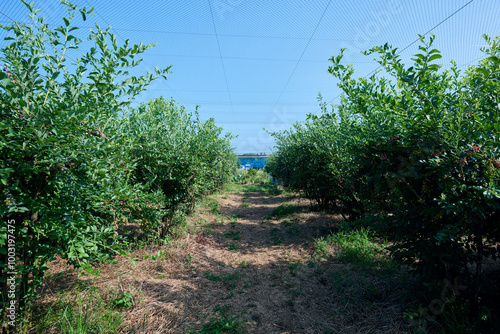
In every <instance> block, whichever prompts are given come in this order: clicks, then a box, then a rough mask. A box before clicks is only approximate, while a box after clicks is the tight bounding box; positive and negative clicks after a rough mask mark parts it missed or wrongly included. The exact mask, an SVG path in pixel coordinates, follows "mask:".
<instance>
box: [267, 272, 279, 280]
mask: <svg viewBox="0 0 500 334" xmlns="http://www.w3.org/2000/svg"><path fill="white" fill-rule="evenodd" d="M269 277H271V278H272V279H279V278H280V277H281V276H280V275H279V274H276V273H270V274H269Z"/></svg>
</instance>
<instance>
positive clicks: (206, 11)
mask: <svg viewBox="0 0 500 334" xmlns="http://www.w3.org/2000/svg"><path fill="white" fill-rule="evenodd" d="M72 3H74V4H77V5H79V6H81V7H87V8H89V7H94V12H95V14H96V15H95V16H93V17H91V18H89V19H88V20H87V22H81V21H79V20H76V24H77V25H78V26H80V27H82V29H81V33H84V34H85V35H87V33H88V31H89V29H90V27H93V25H94V23H95V22H97V23H99V25H101V27H107V26H111V27H112V32H114V33H115V34H116V35H117V36H118V40H119V41H122V42H123V41H124V40H125V39H130V41H131V42H132V43H139V42H142V43H152V42H156V43H157V46H156V47H154V48H152V49H150V50H149V51H148V52H147V53H146V54H144V57H143V58H144V62H143V63H142V64H141V65H140V67H139V69H138V70H139V71H141V72H146V71H147V70H148V69H149V70H150V69H152V68H153V67H155V66H156V67H165V66H167V65H170V64H171V65H173V67H172V74H170V75H169V77H168V79H167V80H166V81H164V80H163V81H158V82H155V83H154V84H153V85H151V86H150V87H149V89H148V91H147V92H144V93H143V94H141V95H140V96H139V97H138V99H137V102H141V101H146V100H149V99H153V98H156V97H159V96H163V97H165V98H170V97H173V98H174V99H175V100H176V101H177V102H179V103H180V104H183V105H185V106H186V107H187V108H188V110H191V111H194V108H195V106H196V105H200V106H201V109H200V114H201V117H202V118H203V119H207V118H209V117H212V116H213V117H215V121H216V123H217V124H219V125H221V126H223V127H224V129H225V130H226V131H231V132H232V133H234V134H237V135H239V137H238V138H237V139H234V140H233V142H232V143H233V146H234V147H235V150H236V152H237V153H258V152H266V153H270V152H271V151H272V147H273V144H274V141H273V140H272V138H271V137H269V135H268V134H267V133H266V132H265V131H264V130H262V129H263V128H265V129H267V130H270V131H278V130H283V129H289V128H290V126H291V124H292V123H293V122H296V121H302V120H304V119H305V118H306V115H307V114H308V113H316V114H317V113H319V107H318V103H317V100H316V98H317V95H318V92H321V94H322V95H323V97H324V100H326V101H327V102H330V101H333V102H334V103H335V102H339V94H340V90H339V89H338V87H337V86H336V83H337V82H336V80H335V79H334V78H333V77H332V76H331V75H330V74H328V73H327V69H328V66H329V64H330V63H329V62H328V59H329V58H330V57H331V56H332V55H337V54H338V53H339V51H340V49H341V48H347V50H348V51H347V54H346V59H345V62H346V63H352V64H353V65H354V67H355V69H356V72H355V74H356V76H358V77H359V76H365V75H367V74H369V73H370V72H372V71H373V70H374V69H375V68H377V65H378V64H377V63H375V62H374V61H373V56H363V55H361V54H360V51H362V50H366V49H369V48H370V47H372V46H375V45H382V44H384V43H386V42H387V43H389V44H392V45H394V46H396V47H398V48H399V49H400V50H402V49H405V48H406V49H405V50H404V51H403V52H402V53H401V56H402V58H403V59H406V60H407V63H409V62H410V61H409V58H410V56H411V55H412V54H413V53H415V52H416V51H417V48H418V43H414V44H412V43H413V42H414V41H415V40H416V39H417V37H418V36H417V34H425V33H428V32H432V33H433V34H434V35H436V41H435V47H436V48H438V49H439V50H441V51H442V55H443V59H442V62H443V64H445V67H446V64H448V63H449V60H451V59H453V60H455V61H456V62H457V63H458V66H459V67H461V68H462V69H465V68H466V67H467V66H468V65H472V64H474V63H476V62H477V61H478V60H479V59H480V58H481V55H482V53H481V52H480V50H479V49H480V47H481V46H485V42H484V40H483V38H482V34H485V33H486V34H489V35H490V36H496V35H498V34H500V21H499V20H498V17H500V1H498V0H472V1H471V0H384V1H382V0H370V1H368V0H363V1H357V0H351V1H346V0H336V1H333V0H331V1H329V0H310V1H283V0H281V1H274V0H266V1H260V0H259V1H250V0H204V1H201V0H200V1H180V0H178V1H173V0H172V1H159V0H142V1H121V0H120V1H118V0H106V1H104V0H73V1H72ZM35 6H36V7H37V8H40V9H41V12H40V15H42V16H45V17H46V19H47V22H49V23H56V24H60V23H62V19H61V18H62V16H63V15H64V8H63V7H62V6H60V5H59V1H58V0H44V1H35ZM12 20H15V21H20V22H28V17H27V11H26V10H25V9H24V6H23V5H22V4H21V3H20V2H19V1H17V0H0V23H1V24H4V25H6V24H10V23H11V22H12ZM4 36H5V33H4V32H3V31H2V32H0V38H3V37H4ZM0 45H2V44H0ZM72 56H74V57H76V56H78V54H73V55H72Z"/></svg>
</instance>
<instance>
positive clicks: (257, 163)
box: [238, 158, 267, 168]
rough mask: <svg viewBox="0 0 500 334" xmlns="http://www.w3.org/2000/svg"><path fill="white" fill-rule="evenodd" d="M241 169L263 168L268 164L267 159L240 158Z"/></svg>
mask: <svg viewBox="0 0 500 334" xmlns="http://www.w3.org/2000/svg"><path fill="white" fill-rule="evenodd" d="M238 160H239V161H240V165H241V168H243V167H245V168H263V167H264V166H265V165H266V164H267V159H266V158H238Z"/></svg>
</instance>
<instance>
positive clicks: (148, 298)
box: [34, 192, 413, 334]
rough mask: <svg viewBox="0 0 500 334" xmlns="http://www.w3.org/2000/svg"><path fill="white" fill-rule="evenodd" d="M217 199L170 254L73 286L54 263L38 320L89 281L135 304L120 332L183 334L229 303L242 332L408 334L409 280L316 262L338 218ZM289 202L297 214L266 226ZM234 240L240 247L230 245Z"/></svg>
mask: <svg viewBox="0 0 500 334" xmlns="http://www.w3.org/2000/svg"><path fill="white" fill-rule="evenodd" d="M213 199H215V200H217V201H218V203H219V206H218V208H217V212H218V213H215V212H214V210H211V209H210V208H203V207H201V208H198V209H197V212H196V213H195V214H194V215H192V216H191V217H190V218H189V223H188V227H187V230H188V233H186V234H185V235H183V236H182V237H180V238H177V239H175V240H173V241H172V243H171V245H168V246H149V247H146V248H142V249H140V250H136V251H134V252H133V253H132V254H130V257H129V258H128V257H118V258H117V259H116V260H117V262H118V264H109V265H102V266H100V267H99V271H100V276H99V277H88V276H83V277H77V274H76V273H75V272H74V271H73V270H72V269H71V268H70V267H68V266H66V265H65V264H64V261H62V260H57V261H54V262H53V263H51V265H50V271H49V273H48V275H47V279H46V283H47V284H46V286H45V287H44V289H43V291H42V295H41V297H40V298H39V299H38V300H37V302H36V305H35V308H34V310H35V312H38V313H40V314H43V312H44V311H43V310H46V309H47V308H48V307H49V306H50V305H52V304H53V303H54V302H55V301H56V300H58V299H59V298H60V295H61V293H63V292H65V291H66V292H68V291H69V292H71V291H72V289H74V287H75V286H77V285H78V284H81V282H87V283H88V284H89V285H92V286H93V287H95V288H96V289H98V291H100V292H101V294H102V295H103V296H110V295H112V294H113V293H116V292H124V291H131V293H132V294H133V295H134V302H133V305H131V306H130V307H128V308H126V309H124V310H122V311H121V312H122V314H123V316H124V320H123V321H124V326H123V328H122V330H121V332H122V333H186V332H188V331H189V329H190V328H191V329H200V328H201V327H202V326H203V325H204V324H206V323H207V321H209V319H211V318H212V317H213V316H214V313H215V309H216V307H217V306H219V305H225V304H226V305H231V306H232V312H233V314H240V313H241V312H243V311H245V314H244V316H243V318H242V319H244V326H243V329H244V332H246V333H263V334H264V333H265V334H271V333H406V332H410V330H409V329H408V328H409V327H408V326H409V322H408V320H406V319H404V318H403V311H404V309H405V308H406V307H408V306H409V302H408V299H409V298H408V296H407V291H408V290H411V287H412V286H413V281H412V280H411V279H409V278H406V276H404V275H401V274H399V273H397V272H394V271H390V270H384V271H381V270H379V271H377V270H370V271H368V270H359V269H356V268H354V267H353V266H351V265H350V264H348V263H343V262H340V261H338V260H336V259H335V257H334V255H335V254H334V253H335V252H336V250H335V249H334V248H330V249H328V253H329V256H323V257H321V258H314V257H313V254H314V247H313V244H312V240H313V238H317V237H321V236H325V235H327V234H328V233H329V232H330V231H335V229H336V224H337V218H338V217H335V216H332V215H328V214H326V213H321V212H310V211H309V210H308V209H307V208H308V202H306V201H304V200H302V199H300V198H292V197H287V196H286V195H278V196H271V195H268V194H267V193H259V192H252V193H246V194H245V193H243V192H242V193H230V194H220V195H216V196H213ZM242 202H245V203H250V206H248V207H245V206H244V207H242V206H241V203H242ZM285 202H286V203H292V204H293V205H294V207H295V208H296V209H297V210H296V212H295V213H293V214H291V215H288V216H283V217H280V218H279V219H265V218H269V215H270V214H271V213H272V212H273V210H275V209H276V208H277V207H278V206H279V205H280V204H282V203H285ZM236 234H237V235H238V236H239V237H240V238H239V239H234V238H231V237H228V236H234V235H236ZM273 238H274V239H273ZM275 238H279V239H280V240H281V242H280V243H276V242H275V241H276V239H275ZM230 244H234V245H235V246H237V248H236V249H230V247H228V245H230ZM158 252H160V253H158ZM158 254H160V255H161V256H158ZM155 256H156V258H154V257H155ZM130 259H133V260H134V261H135V265H134V263H133V262H132V261H131V260H130ZM75 297H77V296H75ZM109 298H111V297H109Z"/></svg>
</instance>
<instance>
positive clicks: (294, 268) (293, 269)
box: [288, 261, 300, 277]
mask: <svg viewBox="0 0 500 334" xmlns="http://www.w3.org/2000/svg"><path fill="white" fill-rule="evenodd" d="M299 267H300V262H298V261H297V262H295V263H290V264H289V265H288V270H290V275H292V276H294V277H295V276H297V269H298V268H299Z"/></svg>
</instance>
